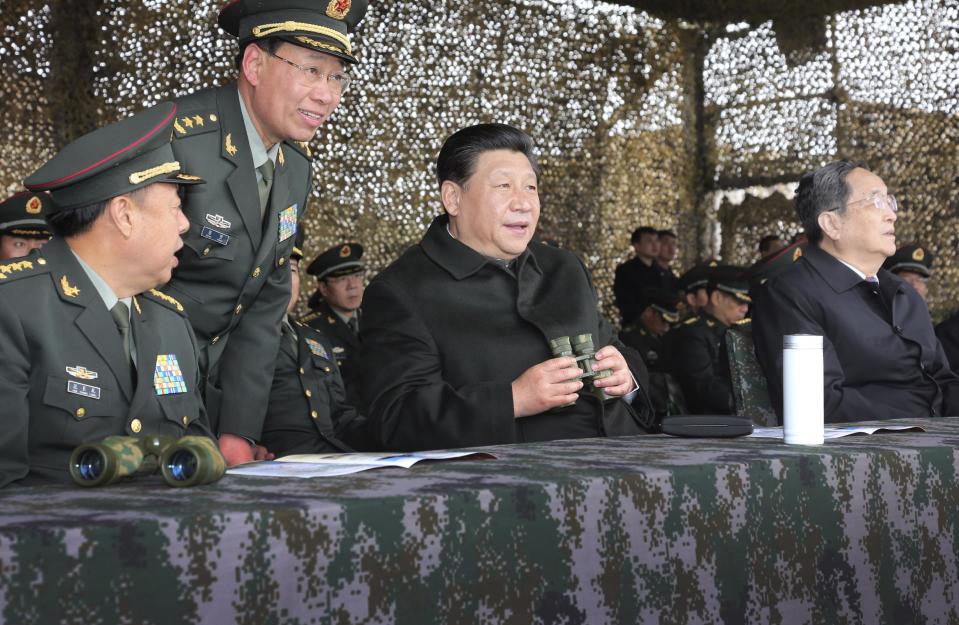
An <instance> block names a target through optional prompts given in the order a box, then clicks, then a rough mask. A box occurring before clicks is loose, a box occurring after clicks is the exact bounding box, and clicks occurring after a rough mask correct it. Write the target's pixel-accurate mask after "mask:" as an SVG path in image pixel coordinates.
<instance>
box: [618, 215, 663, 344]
mask: <svg viewBox="0 0 959 625" xmlns="http://www.w3.org/2000/svg"><path fill="white" fill-rule="evenodd" d="M630 243H632V245H633V250H635V252H636V256H634V257H633V258H631V259H629V260H627V261H626V262H625V263H622V264H620V265H619V266H617V267H616V274H615V277H614V279H613V294H614V295H615V297H616V306H617V307H619V312H620V314H621V315H622V320H621V321H622V325H623V326H624V327H625V326H627V325H629V324H631V323H634V322H635V321H636V317H637V316H638V315H639V313H640V312H642V311H641V310H639V294H640V293H642V291H643V289H644V288H646V287H650V286H653V287H660V288H664V289H668V288H669V279H668V278H667V276H666V273H665V272H664V271H663V268H662V267H660V266H659V263H657V262H656V259H657V258H658V257H659V231H658V230H656V229H655V228H650V227H648V226H642V227H639V228H636V230H634V231H633V234H632V236H631V237H630Z"/></svg>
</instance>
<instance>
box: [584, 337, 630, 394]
mask: <svg viewBox="0 0 959 625" xmlns="http://www.w3.org/2000/svg"><path fill="white" fill-rule="evenodd" d="M595 358H596V364H595V365H593V371H602V370H604V369H608V370H609V371H612V372H613V374H612V375H611V376H609V377H606V378H601V379H600V378H596V379H594V380H593V386H595V387H596V388H601V389H603V390H604V391H606V394H607V395H610V396H612V397H622V396H623V395H627V394H629V393H631V392H632V391H634V390H636V385H635V384H633V376H632V374H630V372H629V365H627V364H626V359H625V358H623V355H622V354H621V353H619V350H618V349H616V348H615V347H613V346H612V345H607V346H606V347H604V348H603V349H601V350H599V351H598V352H596V356H595Z"/></svg>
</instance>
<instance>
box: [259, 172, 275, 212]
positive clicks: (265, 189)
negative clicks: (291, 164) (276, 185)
mask: <svg viewBox="0 0 959 625" xmlns="http://www.w3.org/2000/svg"><path fill="white" fill-rule="evenodd" d="M257 170H258V171H259V172H260V175H261V176H263V180H261V181H260V184H259V185H258V189H257V190H258V191H259V192H260V217H261V218H262V217H263V215H265V214H266V206H267V204H269V203H270V189H271V188H272V187H273V161H271V160H270V159H269V158H267V159H266V162H265V163H263V164H262V165H260V166H259V167H257Z"/></svg>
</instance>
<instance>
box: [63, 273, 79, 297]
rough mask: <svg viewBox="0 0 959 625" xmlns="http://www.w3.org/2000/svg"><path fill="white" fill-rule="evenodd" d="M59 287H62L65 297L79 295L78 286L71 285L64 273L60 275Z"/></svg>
mask: <svg viewBox="0 0 959 625" xmlns="http://www.w3.org/2000/svg"><path fill="white" fill-rule="evenodd" d="M60 288H62V289H63V294H64V295H66V296H67V297H76V296H78V295H80V288H79V287H75V286H73V285H71V284H70V281H69V280H67V277H66V276H65V275H64V276H60Z"/></svg>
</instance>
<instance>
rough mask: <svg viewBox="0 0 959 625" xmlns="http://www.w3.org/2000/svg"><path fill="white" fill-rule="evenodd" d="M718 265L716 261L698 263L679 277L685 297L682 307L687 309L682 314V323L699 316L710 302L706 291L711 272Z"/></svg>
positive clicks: (681, 303)
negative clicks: (701, 310)
mask: <svg viewBox="0 0 959 625" xmlns="http://www.w3.org/2000/svg"><path fill="white" fill-rule="evenodd" d="M717 264H718V263H716V261H714V260H705V261H702V262H700V263H696V264H695V265H693V266H692V267H691V268H690V269H689V270H687V271H686V273H684V274H683V275H681V276H680V277H679V290H680V291H681V292H682V296H683V299H682V301H681V302H680V305H681V307H683V308H685V310H684V311H682V312H681V314H680V320H681V321H685V320H686V319H689V318H692V317H695V316H696V315H698V314H699V311H700V309H702V307H703V306H705V305H706V304H707V303H708V302H709V293H707V291H706V285H707V284H708V283H709V270H710V268H712V267H715V266H716V265H717Z"/></svg>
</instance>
